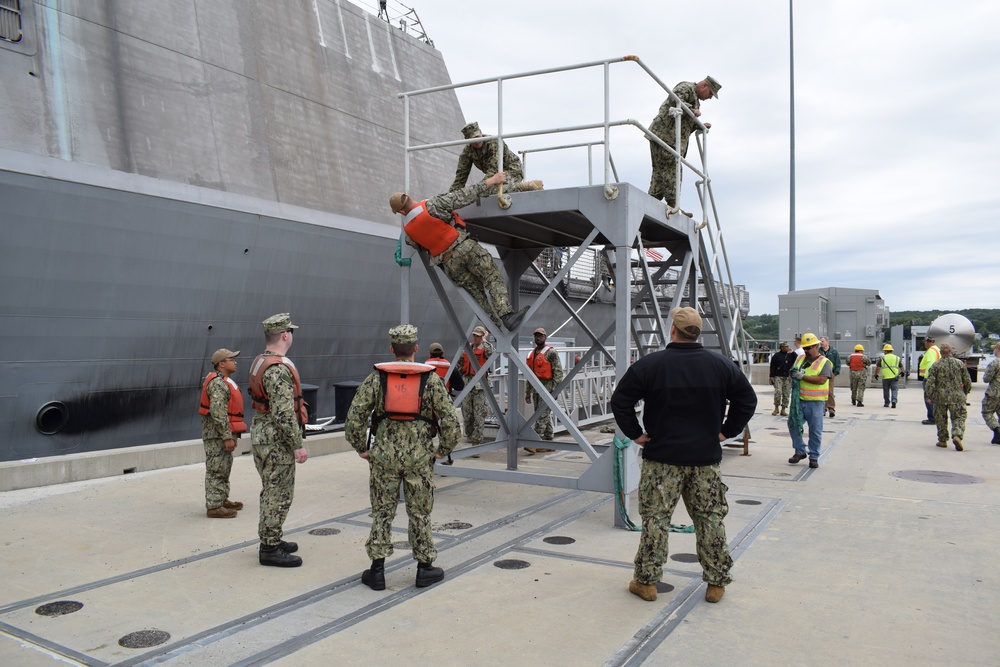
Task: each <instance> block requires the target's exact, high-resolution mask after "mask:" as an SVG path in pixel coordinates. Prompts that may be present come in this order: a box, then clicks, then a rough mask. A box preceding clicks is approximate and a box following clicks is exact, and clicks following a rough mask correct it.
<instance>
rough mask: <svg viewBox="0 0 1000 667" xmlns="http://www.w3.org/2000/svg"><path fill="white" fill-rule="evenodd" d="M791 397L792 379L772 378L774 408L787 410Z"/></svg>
mask: <svg viewBox="0 0 1000 667" xmlns="http://www.w3.org/2000/svg"><path fill="white" fill-rule="evenodd" d="M791 397H792V378H790V377H775V378H774V407H776V408H786V409H787V408H788V401H789V399H790V398H791Z"/></svg>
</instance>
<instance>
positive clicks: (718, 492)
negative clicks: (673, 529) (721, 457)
mask: <svg viewBox="0 0 1000 667" xmlns="http://www.w3.org/2000/svg"><path fill="white" fill-rule="evenodd" d="M728 490H729V487H727V486H726V485H725V483H724V482H723V481H722V474H721V472H720V470H719V465H718V464H715V465H710V466H674V465H668V464H666V463H658V462H656V461H650V460H649V459H643V461H642V476H641V478H640V480H639V515H640V516H641V517H642V537H641V538H640V539H639V550H638V551H637V552H636V554H635V574H634V578H635V580H636V581H638V582H639V583H642V584H655V583H657V582H658V581H660V579H661V578H662V577H663V564H664V563H665V562H667V555H668V550H667V536H668V535H669V532H668V530H669V528H670V518H671V516H673V513H674V508H675V507H676V506H677V499H678V498H683V499H684V506H685V507H686V508H687V511H688V514H689V515H690V516H691V521H692V522H693V523H694V530H695V540H696V542H697V547H698V561H699V562H700V563H701V568H702V570H703V574H702V579H704V580H705V581H707V582H708V583H710V584H714V585H716V586H726V585H728V584H729V583H731V582H732V580H733V578H732V577H731V576H730V574H729V571H730V570H731V569H732V567H733V558H732V556H730V554H729V545H728V543H727V542H726V527H725V525H723V519H725V518H726V514H728V513H729V504H728V503H727V502H726V491H728Z"/></svg>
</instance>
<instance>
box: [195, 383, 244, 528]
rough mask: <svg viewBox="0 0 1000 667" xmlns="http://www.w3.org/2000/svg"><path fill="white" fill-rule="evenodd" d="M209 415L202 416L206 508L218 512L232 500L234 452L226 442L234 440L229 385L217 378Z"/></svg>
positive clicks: (211, 387) (210, 385) (210, 392)
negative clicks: (231, 480)
mask: <svg viewBox="0 0 1000 667" xmlns="http://www.w3.org/2000/svg"><path fill="white" fill-rule="evenodd" d="M205 391H206V392H207V393H208V402H209V403H208V405H209V412H208V414H207V415H202V416H201V439H202V440H203V441H204V443H205V507H207V508H208V509H210V510H211V509H216V508H218V507H222V503H223V502H225V500H226V499H227V498H228V497H229V473H230V472H231V471H232V469H233V453H232V452H227V451H226V440H235V439H236V438H238V437H239V436H238V435H233V432H232V430H231V429H230V426H229V384H228V383H227V382H226V379H225V377H223V376H222V375H217V376H216V377H214V378H213V379H212V381H211V382H209V383H208V387H206V389H205Z"/></svg>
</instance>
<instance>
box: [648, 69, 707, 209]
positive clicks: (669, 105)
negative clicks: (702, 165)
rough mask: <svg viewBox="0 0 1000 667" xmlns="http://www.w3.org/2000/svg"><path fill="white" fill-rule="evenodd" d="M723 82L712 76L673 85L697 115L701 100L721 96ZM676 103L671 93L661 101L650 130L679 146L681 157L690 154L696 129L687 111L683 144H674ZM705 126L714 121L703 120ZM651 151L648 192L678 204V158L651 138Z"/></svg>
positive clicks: (667, 142)
mask: <svg viewBox="0 0 1000 667" xmlns="http://www.w3.org/2000/svg"><path fill="white" fill-rule="evenodd" d="M721 88H722V86H721V85H720V84H719V82H718V81H716V80H715V79H713V78H712V77H710V76H707V77H705V79H704V80H703V81H699V82H698V83H692V82H690V81H681V82H680V83H678V84H677V85H676V86H674V91H673V92H674V95H676V96H677V97H679V98H680V99H681V100H683V101H684V104H686V105H687V106H689V107H690V108H691V111H692V112H694V115H695V116H700V115H701V101H702V100H707V99H708V98H710V97H716V98H717V97H718V96H719V90H720V89H721ZM676 107H677V100H676V99H674V98H673V97H668V98H667V99H666V100H665V101H664V102H663V104H661V105H660V111H659V112H658V113H657V114H656V117H655V118H654V119H653V122H651V123H650V124H649V131H650V132H652V133H653V134H655V135H656V136H657V137H659V138H660V139H661V140H662V141H663V143H665V144H666V145H668V146H671V147H673V148H676V149H677V152H678V153H680V154H681V156H682V157H686V156H687V148H688V137H689V136H690V134H691V133H692V132H694V130H695V121H694V119H693V118H691V117H690V116H688V114H687V113H682V114H681V118H680V121H681V145H680V146H679V147H677V146H674V140H675V138H674V135H675V130H674V117H673V116H672V115H671V114H670V110H671V109H674V108H676ZM704 125H705V127H706V128H708V127H711V126H712V124H711V123H705V124H704ZM649 153H650V157H651V159H652V163H653V174H652V177H651V179H650V181H649V194H651V195H652V196H653V197H655V198H657V199H663V200H666V202H667V206H668V207H669V208H675V207H676V206H677V190H678V188H679V187H680V181H677V180H676V179H677V158H676V157H674V155H673V154H672V153H671V152H670V151H667V150H665V149H663V148H661V147H660V146H658V145H657V144H655V143H653V142H652V141H651V142H649Z"/></svg>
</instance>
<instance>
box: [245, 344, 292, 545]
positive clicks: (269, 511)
mask: <svg viewBox="0 0 1000 667" xmlns="http://www.w3.org/2000/svg"><path fill="white" fill-rule="evenodd" d="M267 355H275V353H274V352H271V351H265V352H264V356H267ZM262 384H263V386H264V392H265V393H266V394H267V397H268V400H269V405H270V412H259V413H257V414H256V415H255V416H254V418H253V426H252V428H251V429H250V441H251V443H252V444H253V462H254V465H256V466H257V472H258V473H259V474H260V482H261V489H260V523H259V524H258V527H257V532H258V533H259V534H260V543H261V544H262V545H263V546H266V547H273V546H277V545H278V544H280V543H281V536H282V530H281V527H282V525H283V524H284V523H285V517H287V516H288V510H289V508H290V507H291V506H292V497H293V495H294V492H295V450H296V449H301V448H302V427H301V426H300V425H299V422H298V420H297V419H296V417H295V400H294V393H295V392H294V390H293V386H292V374H291V372H290V371H289V370H288V368H287V367H286V366H285V365H284V364H275V365H273V366H271V367H270V368H268V369H267V370H266V371H264V377H263V378H262Z"/></svg>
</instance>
